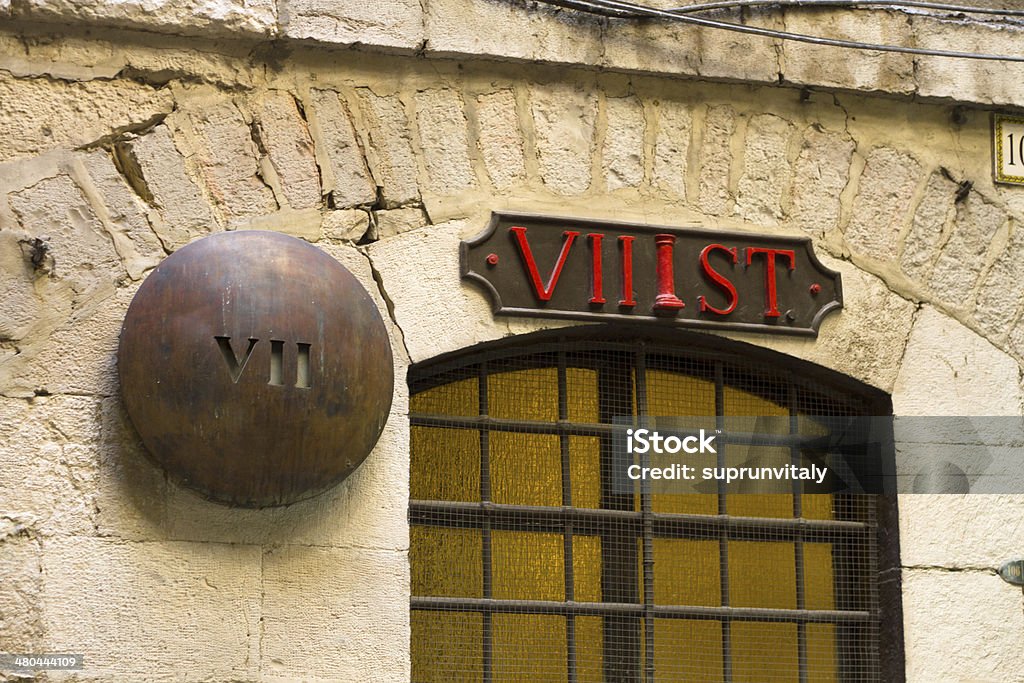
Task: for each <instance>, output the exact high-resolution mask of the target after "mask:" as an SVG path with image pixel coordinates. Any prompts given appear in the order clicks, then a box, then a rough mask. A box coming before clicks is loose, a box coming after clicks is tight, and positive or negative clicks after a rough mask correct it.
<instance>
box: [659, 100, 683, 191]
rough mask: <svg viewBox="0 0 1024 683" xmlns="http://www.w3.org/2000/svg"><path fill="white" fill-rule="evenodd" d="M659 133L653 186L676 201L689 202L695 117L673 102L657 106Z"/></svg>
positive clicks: (665, 102)
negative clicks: (689, 159)
mask: <svg viewBox="0 0 1024 683" xmlns="http://www.w3.org/2000/svg"><path fill="white" fill-rule="evenodd" d="M654 110H655V111H656V112H657V117H658V133H657V136H656V138H655V141H654V171H653V172H654V179H653V180H654V185H655V187H658V188H659V189H661V190H664V191H665V192H668V193H669V194H670V195H671V196H673V197H678V198H680V199H685V198H686V168H687V155H688V154H689V151H690V132H691V130H692V125H693V116H692V114H691V112H690V108H689V107H688V106H687V105H685V104H683V103H681V102H673V101H671V100H661V101H660V102H658V103H657V104H655V105H654Z"/></svg>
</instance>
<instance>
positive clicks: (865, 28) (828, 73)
mask: <svg viewBox="0 0 1024 683" xmlns="http://www.w3.org/2000/svg"><path fill="white" fill-rule="evenodd" d="M784 21H785V28H786V30H788V31H792V32H794V33H803V34H806V35H812V36H827V37H829V38H839V39H842V40H853V41H860V42H866V43H873V44H879V45H911V44H913V41H912V40H911V38H910V36H911V29H910V22H909V21H908V19H907V17H906V15H905V14H902V13H899V12H884V11H877V10H874V9H872V10H869V11H858V10H849V11H841V12H839V11H836V12H821V11H816V10H814V9H787V10H786V13H785V19H784ZM781 45H782V56H783V57H782V69H781V71H782V77H783V79H784V80H786V81H789V82H791V83H801V84H806V85H815V86H825V87H835V88H847V89H853V90H881V91H884V92H892V93H911V92H913V91H914V86H915V82H914V56H913V55H908V54H899V53H896V52H881V53H880V52H869V51H864V50H852V49H844V48H837V47H829V46H825V45H812V44H810V43H802V42H797V41H793V40H784V41H781ZM946 49H949V44H948V43H947V46H946Z"/></svg>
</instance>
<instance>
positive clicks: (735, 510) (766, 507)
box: [725, 493, 793, 518]
mask: <svg viewBox="0 0 1024 683" xmlns="http://www.w3.org/2000/svg"><path fill="white" fill-rule="evenodd" d="M725 504H726V508H727V511H728V513H729V514H730V515H732V516H733V517H783V518H786V517H788V518H792V517H793V496H792V495H791V494H789V493H734V494H732V495H730V496H727V497H726V503H725Z"/></svg>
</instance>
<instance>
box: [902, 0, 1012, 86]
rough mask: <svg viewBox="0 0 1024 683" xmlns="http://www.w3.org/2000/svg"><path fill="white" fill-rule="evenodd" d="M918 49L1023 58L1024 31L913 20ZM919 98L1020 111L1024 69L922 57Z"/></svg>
mask: <svg viewBox="0 0 1024 683" xmlns="http://www.w3.org/2000/svg"><path fill="white" fill-rule="evenodd" d="M911 23H912V25H913V31H914V37H915V39H916V44H917V45H918V46H919V47H930V48H935V49H939V50H957V51H961V52H980V53H984V54H996V55H1019V54H1020V44H1021V40H1024V29H1022V27H1021V26H1019V25H1013V24H1009V23H1002V22H1000V23H998V24H996V23H982V22H976V21H972V22H965V21H957V20H951V21H948V20H939V19H930V20H929V19H924V18H918V17H912V18H911ZM915 61H916V63H917V69H916V71H915V75H916V78H917V83H918V86H917V91H918V94H919V95H921V96H924V97H943V98H951V99H954V100H957V101H961V102H963V101H967V102H981V103H984V104H989V103H991V104H1001V105H1009V106H1018V105H1019V103H1020V102H1021V100H1022V98H1024V64H1020V63H1013V62H999V61H981V60H975V59H949V58H945V57H924V56H922V57H917V58H915Z"/></svg>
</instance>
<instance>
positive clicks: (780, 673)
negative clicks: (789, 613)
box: [730, 621, 800, 683]
mask: <svg viewBox="0 0 1024 683" xmlns="http://www.w3.org/2000/svg"><path fill="white" fill-rule="evenodd" d="M730 629H731V633H732V641H731V642H732V674H733V681H734V682H735V683H763V682H764V681H772V682H773V683H775V682H776V681H792V682H793V683H797V681H799V680H800V669H799V658H798V651H797V627H796V624H775V623H760V622H756V621H734V622H733V623H732V626H731V627H730Z"/></svg>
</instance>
